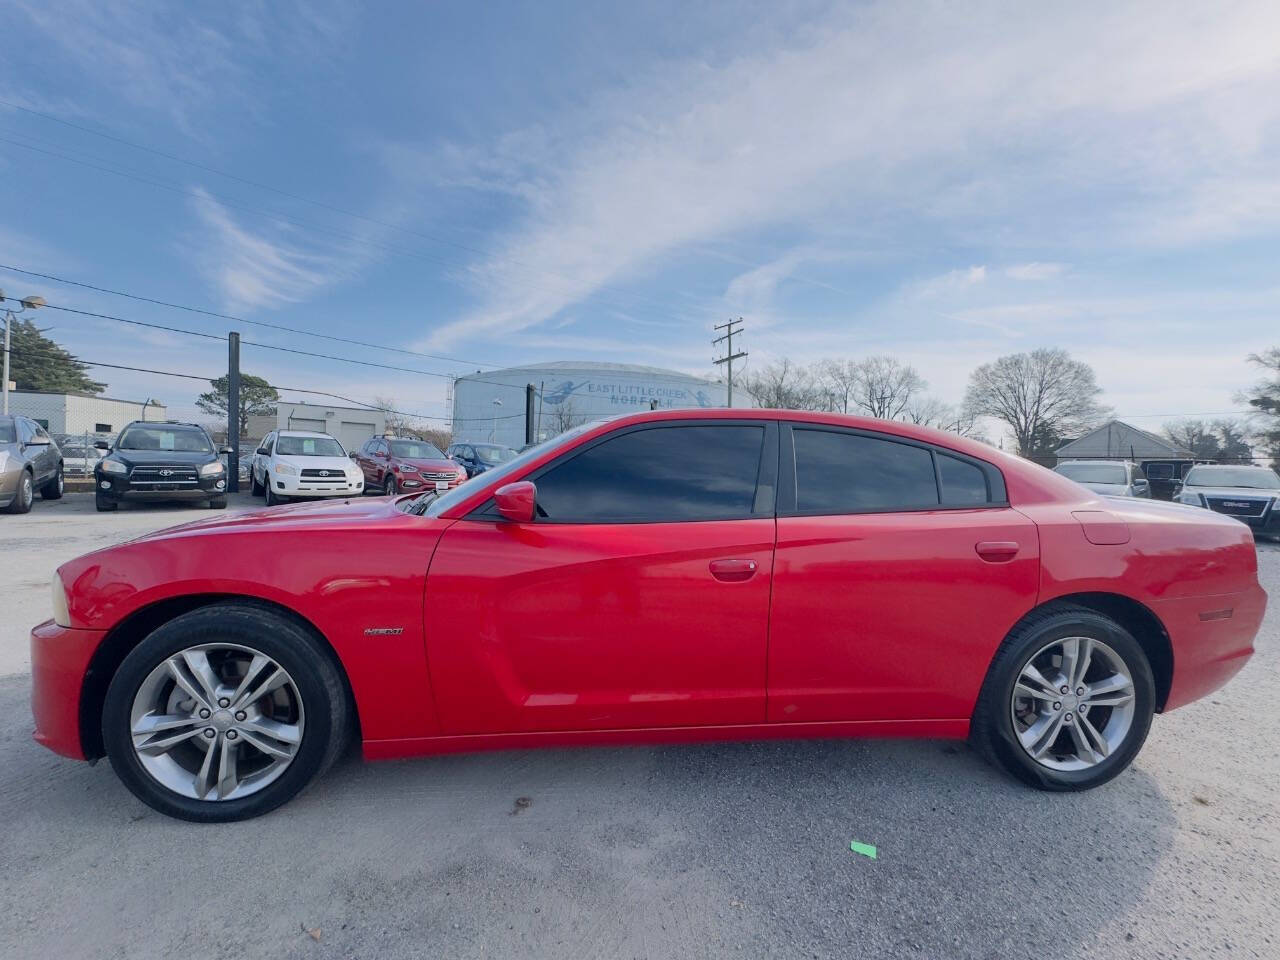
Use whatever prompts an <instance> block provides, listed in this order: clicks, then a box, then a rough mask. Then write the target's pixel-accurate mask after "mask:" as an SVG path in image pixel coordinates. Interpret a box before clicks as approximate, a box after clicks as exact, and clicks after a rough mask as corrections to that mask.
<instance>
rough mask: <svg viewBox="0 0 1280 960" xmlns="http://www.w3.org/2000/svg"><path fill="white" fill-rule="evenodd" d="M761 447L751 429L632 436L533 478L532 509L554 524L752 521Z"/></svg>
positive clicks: (759, 435)
mask: <svg viewBox="0 0 1280 960" xmlns="http://www.w3.org/2000/svg"><path fill="white" fill-rule="evenodd" d="M763 443H764V428H763V427H761V426H756V425H743V426H718V425H715V426H712V425H708V426H696V427H684V426H681V427H654V428H651V429H647V430H633V431H631V432H630V433H624V434H623V435H622V436H619V437H614V438H613V439H610V440H606V441H604V442H603V443H599V444H597V445H596V446H594V447H592V448H590V449H589V450H587V451H585V452H583V453H580V454H578V455H577V456H575V457H572V458H571V459H570V460H567V461H565V462H564V463H561V464H558V465H556V466H554V467H552V468H551V469H550V470H548V471H547V472H546V473H544V474H542V475H541V476H539V477H538V478H537V480H536V483H537V485H538V506H539V508H541V509H542V510H545V511H546V514H547V517H546V519H547V520H549V521H553V522H554V521H566V522H578V523H618V522H627V521H632V522H634V521H650V522H679V521H687V520H727V519H737V518H746V517H750V516H751V508H752V504H753V502H754V501H755V495H756V475H757V474H758V473H759V470H760V449H761V446H762V445H763Z"/></svg>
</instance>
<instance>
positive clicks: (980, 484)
mask: <svg viewBox="0 0 1280 960" xmlns="http://www.w3.org/2000/svg"><path fill="white" fill-rule="evenodd" d="M937 457H938V472H939V473H940V474H941V475H942V502H943V503H944V504H945V505H946V506H948V507H964V506H976V505H980V504H984V503H987V502H989V501H990V499H991V498H990V496H989V495H988V494H987V477H986V474H984V473H983V472H982V470H981V469H979V468H978V467H976V466H974V465H973V464H972V463H968V462H967V461H964V460H961V459H959V458H957V457H950V456H947V455H946V454H945V453H939V454H937Z"/></svg>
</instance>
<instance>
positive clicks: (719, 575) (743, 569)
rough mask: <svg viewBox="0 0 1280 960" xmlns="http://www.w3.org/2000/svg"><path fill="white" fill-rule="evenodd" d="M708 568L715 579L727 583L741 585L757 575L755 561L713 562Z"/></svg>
mask: <svg viewBox="0 0 1280 960" xmlns="http://www.w3.org/2000/svg"><path fill="white" fill-rule="evenodd" d="M708 567H709V568H710V569H711V575H712V576H713V577H715V578H716V579H717V580H723V581H724V582H725V583H741V582H742V581H743V580H750V579H751V578H752V577H754V576H755V575H756V562H755V561H754V560H712V561H711V563H710V564H708Z"/></svg>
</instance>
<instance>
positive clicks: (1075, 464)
mask: <svg viewBox="0 0 1280 960" xmlns="http://www.w3.org/2000/svg"><path fill="white" fill-rule="evenodd" d="M1053 472H1054V473H1060V474H1062V475H1063V476H1064V477H1070V478H1071V479H1072V480H1074V481H1075V482H1076V483H1078V484H1080V485H1081V486H1082V487H1086V488H1088V489H1089V490H1092V491H1093V492H1094V493H1102V494H1106V495H1107V496H1109V497H1148V498H1150V496H1151V485H1150V484H1149V483H1148V482H1147V477H1146V475H1145V474H1144V473H1143V472H1142V467H1140V466H1138V464H1136V463H1134V462H1133V461H1132V460H1068V461H1066V462H1065V463H1060V464H1058V465H1057V466H1056V467H1054V468H1053Z"/></svg>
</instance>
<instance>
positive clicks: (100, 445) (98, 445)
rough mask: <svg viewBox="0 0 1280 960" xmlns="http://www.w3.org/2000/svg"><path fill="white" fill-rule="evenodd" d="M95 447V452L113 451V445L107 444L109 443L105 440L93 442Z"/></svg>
mask: <svg viewBox="0 0 1280 960" xmlns="http://www.w3.org/2000/svg"><path fill="white" fill-rule="evenodd" d="M93 446H94V449H95V450H110V449H111V444H109V443H107V441H105V440H95V441H93Z"/></svg>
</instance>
